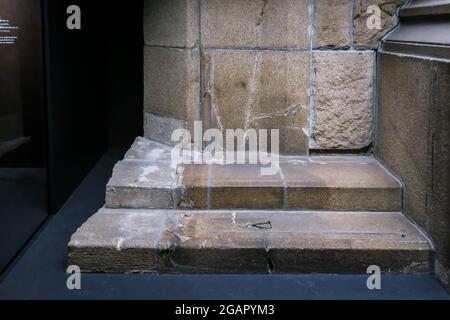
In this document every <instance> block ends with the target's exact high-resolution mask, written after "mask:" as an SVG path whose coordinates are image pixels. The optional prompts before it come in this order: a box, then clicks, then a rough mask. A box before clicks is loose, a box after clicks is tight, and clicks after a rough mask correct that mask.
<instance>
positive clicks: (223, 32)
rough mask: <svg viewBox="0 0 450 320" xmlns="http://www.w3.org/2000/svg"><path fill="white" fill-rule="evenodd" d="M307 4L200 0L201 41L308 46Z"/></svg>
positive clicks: (307, 1) (277, 0)
mask: <svg viewBox="0 0 450 320" xmlns="http://www.w3.org/2000/svg"><path fill="white" fill-rule="evenodd" d="M310 6H311V1H310V0H227V1H223V0H205V1H202V3H201V33H202V45H203V46H204V47H207V48H211V47H213V48H225V47H229V48H237V47H241V48H242V47H244V48H258V47H265V48H302V49H306V48H309V47H310V40H309V35H308V28H309V25H310V21H311V17H310Z"/></svg>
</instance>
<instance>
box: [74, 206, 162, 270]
mask: <svg viewBox="0 0 450 320" xmlns="http://www.w3.org/2000/svg"><path fill="white" fill-rule="evenodd" d="M165 215H166V213H165V212H163V211H151V212H149V211H145V212H144V211H139V210H125V209H121V210H110V209H101V210H100V211H99V212H98V213H97V214H95V215H94V216H92V217H91V218H90V219H89V220H88V221H87V222H86V223H85V224H83V226H82V227H80V228H79V229H78V230H77V232H76V233H75V234H74V235H73V236H72V238H71V240H70V243H69V261H68V264H69V265H77V266H80V268H81V270H82V271H83V272H110V273H115V272H148V273H156V272H157V265H158V252H157V243H158V241H159V237H160V230H161V228H162V225H163V222H164V219H165V218H164V217H165Z"/></svg>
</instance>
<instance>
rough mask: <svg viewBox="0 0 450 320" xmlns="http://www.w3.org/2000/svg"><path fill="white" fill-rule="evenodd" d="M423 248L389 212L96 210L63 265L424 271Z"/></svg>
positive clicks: (426, 254) (194, 270)
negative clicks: (375, 266)
mask: <svg viewBox="0 0 450 320" xmlns="http://www.w3.org/2000/svg"><path fill="white" fill-rule="evenodd" d="M265 220H269V222H270V224H269V225H267V224H262V223H260V222H259V221H265ZM262 226H265V227H264V228H263V227H262ZM267 226H270V227H267ZM431 250H432V248H431V244H430V243H429V241H428V240H427V239H426V238H425V237H424V236H423V235H422V234H421V233H420V231H418V230H417V229H416V227H415V226H414V225H412V224H411V222H409V220H408V219H406V218H405V217H404V216H403V215H402V214H401V213H395V212H380V213H369V212H325V211H322V212H311V211H309V212H308V211H303V212H302V211H290V212H287V211H242V210H219V211H192V210H189V211H178V210H124V209H115V210H106V209H102V210H100V212H99V213H97V214H96V215H94V216H93V217H92V218H91V219H89V220H88V221H87V222H86V223H85V224H84V225H83V226H82V227H81V228H80V229H79V230H78V231H77V232H76V234H75V235H74V236H73V237H72V240H71V242H70V243H69V263H71V264H75V265H78V266H80V267H81V269H82V270H83V271H86V272H89V271H90V272H158V273H187V274H199V273H217V274H229V273H237V274H239V273H300V272H305V273H330V272H333V273H340V274H346V273H357V274H364V273H365V271H366V270H367V267H368V266H369V265H378V266H380V268H381V269H382V270H383V271H384V272H388V273H426V272H429V271H430V269H429V267H430V261H431V252H432V251H431Z"/></svg>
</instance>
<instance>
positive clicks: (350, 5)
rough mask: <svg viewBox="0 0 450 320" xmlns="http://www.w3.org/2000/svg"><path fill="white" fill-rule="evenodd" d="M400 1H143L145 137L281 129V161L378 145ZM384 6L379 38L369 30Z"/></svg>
mask: <svg viewBox="0 0 450 320" xmlns="http://www.w3.org/2000/svg"><path fill="white" fill-rule="evenodd" d="M402 2H403V1H402V0H397V1H392V0H146V1H145V19H144V20H145V22H144V33H145V48H144V57H145V66H144V68H145V72H144V74H145V79H144V80H145V108H144V109H145V134H146V136H147V137H149V138H152V139H156V140H159V141H163V142H170V135H171V133H172V131H173V130H174V129H175V128H180V127H184V128H189V129H191V130H192V124H193V121H195V120H203V123H204V128H205V129H207V128H212V127H214V128H219V129H221V130H222V131H224V130H226V129H237V128H241V129H250V128H253V129H259V128H264V129H280V141H281V144H280V150H281V152H282V153H295V154H308V153H309V150H310V149H316V150H362V149H365V148H367V147H369V146H370V145H371V144H372V136H373V135H372V123H373V109H374V103H373V102H374V68H375V63H374V62H375V54H374V53H375V48H376V46H377V43H378V40H379V39H380V38H381V37H382V36H383V34H385V33H386V31H387V30H389V29H390V28H392V26H393V25H394V23H395V18H394V17H395V14H394V13H395V8H396V6H397V5H399V4H401V3H402ZM373 4H376V5H379V6H380V9H381V13H382V15H381V18H382V19H381V26H382V29H381V30H370V29H369V28H367V25H366V21H367V18H368V15H367V8H368V7H369V6H370V5H373Z"/></svg>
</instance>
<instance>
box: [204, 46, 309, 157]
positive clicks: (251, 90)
mask: <svg viewBox="0 0 450 320" xmlns="http://www.w3.org/2000/svg"><path fill="white" fill-rule="evenodd" d="M202 59H203V62H204V64H203V92H204V101H203V116H204V121H205V125H206V126H207V127H215V128H219V129H221V130H222V132H225V130H226V129H245V130H247V129H279V130H280V151H281V152H284V153H297V154H306V153H307V141H308V137H307V134H306V132H307V127H308V110H309V108H308V106H309V97H308V84H309V73H310V72H309V68H310V67H309V65H310V55H309V54H308V53H307V52H273V51H264V52H259V51H253V50H248V51H247V50H245V51H242V50H239V51H230V50H226V51H222V50H206V51H205V52H204V56H203V57H202Z"/></svg>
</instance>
